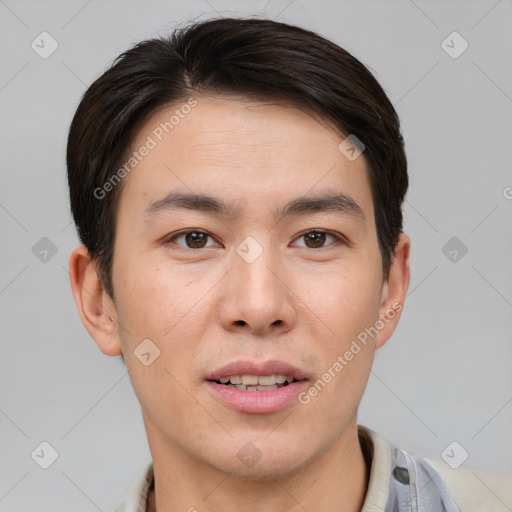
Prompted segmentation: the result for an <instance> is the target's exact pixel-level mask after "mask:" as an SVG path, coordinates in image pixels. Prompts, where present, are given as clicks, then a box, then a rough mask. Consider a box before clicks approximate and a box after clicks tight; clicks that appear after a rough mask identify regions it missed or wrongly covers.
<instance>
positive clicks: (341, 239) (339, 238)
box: [164, 229, 349, 251]
mask: <svg viewBox="0 0 512 512" xmlns="http://www.w3.org/2000/svg"><path fill="white" fill-rule="evenodd" d="M188 233H202V234H204V235H207V236H208V237H210V238H213V236H212V235H210V233H207V232H206V231H203V230H201V229H187V230H185V231H180V232H179V233H175V234H174V235H172V236H171V237H169V238H167V239H166V240H165V241H164V245H170V244H172V243H174V242H173V240H176V239H177V238H180V237H182V236H184V235H187V234H188ZM309 233H325V234H326V235H331V236H332V237H334V238H335V239H336V240H337V241H338V242H340V243H342V244H344V245H349V242H348V240H347V239H346V238H345V237H344V236H343V235H341V234H339V233H336V232H335V231H328V230H325V229H308V230H307V231H303V232H302V233H301V234H300V235H299V236H298V237H296V238H295V239H294V241H295V240H299V239H300V238H303V237H304V236H306V235H307V234H309ZM175 245H178V244H175ZM331 245H332V244H329V245H327V246H324V247H317V248H313V247H307V246H304V247H303V248H305V249H312V250H317V251H318V250H322V249H326V248H328V247H330V246H331ZM178 247H180V248H181V249H185V250H190V251H199V250H201V249H208V247H199V248H192V247H183V246H181V245H178Z"/></svg>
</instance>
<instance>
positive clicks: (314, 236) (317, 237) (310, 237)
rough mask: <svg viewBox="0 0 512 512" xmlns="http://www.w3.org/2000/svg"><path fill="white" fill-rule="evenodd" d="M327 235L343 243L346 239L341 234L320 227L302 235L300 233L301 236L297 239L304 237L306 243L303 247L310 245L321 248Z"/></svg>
mask: <svg viewBox="0 0 512 512" xmlns="http://www.w3.org/2000/svg"><path fill="white" fill-rule="evenodd" d="M327 237H332V238H334V239H335V240H337V241H338V242H341V243H343V242H344V241H345V240H344V238H343V237H342V236H341V235H338V234H335V233H331V232H329V231H323V230H320V229H314V230H310V231H307V232H306V233H303V234H302V235H300V236H299V238H297V240H301V239H304V241H305V242H306V244H305V246H303V247H308V248H309V249H321V248H322V246H323V245H324V243H325V241H326V238H327ZM329 245H332V244H329Z"/></svg>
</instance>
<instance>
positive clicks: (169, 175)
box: [69, 96, 410, 512]
mask: <svg viewBox="0 0 512 512" xmlns="http://www.w3.org/2000/svg"><path fill="white" fill-rule="evenodd" d="M196 99H197V101H198V104H197V106H196V107H195V108H193V109H192V110H191V112H190V113H189V114H187V115H186V116H184V118H183V119H180V122H179V124H177V125H176V126H175V127H174V129H173V130H172V132H170V133H169V134H166V135H165V136H164V138H163V140H162V141H161V142H159V143H158V144H157V146H156V147H155V148H154V149H151V151H149V154H148V155H147V156H146V157H144V159H143V160H142V161H141V162H140V163H139V164H138V165H137V167H136V168H135V169H134V170H133V171H132V172H131V173H130V175H128V176H126V177H125V178H124V184H123V190H122V194H121V198H120V203H119V207H118V211H117V219H118V224H117V231H116V240H115V251H114V263H113V286H114V294H115V304H114V303H113V302H112V300H110V298H109V297H108V295H107V294H106V293H105V292H104V290H103V289H102V287H101V283H100V282H99V281H98V278H97V275H96V272H95V270H94V266H93V264H91V262H90V260H89V257H88V253H87V250H86V249H85V247H83V246H80V247H78V248H76V249H75V250H74V251H73V253H72V254H71V257H70V261H69V266H70V275H71V286H72V290H73V294H74V298H75V301H76V304H77V307H78V311H79V314H80V317H81V319H82V322H83V323H84V326H85V327H86V329H87V330H88V332H89V333H90V335H91V336H92V337H93V338H94V340H95V342H96V343H97V345H98V347H99V348H100V350H101V351H102V352H103V353H105V354H107V355H111V356H118V355H120V354H123V355H124V358H125V361H126V366H127V369H128V370H129V372H130V373H129V375H130V379H131V382H132V385H133V388H134V390H135V393H136V395H137V397H138V399H139V401H140V403H141V408H142V414H143V419H144V423H145V427H146V431H147V436H148V442H149V446H150V450H151V454H152V456H153V462H154V467H155V487H156V488H155V493H154V494H152V495H151V496H150V499H149V505H148V510H155V506H156V510H158V512H174V511H178V510H181V511H183V510H189V509H191V508H192V507H194V508H195V509H197V510H200V511H201V512H202V511H209V510H212V511H213V510H224V511H235V510H236V511H237V512H242V511H256V510H258V511H259V510H266V511H271V512H272V511H285V510H286V511H295V510H303V509H304V508H305V509H306V510H310V511H312V510H323V511H335V510H336V511H346V512H352V511H353V512H355V511H358V510H360V509H361V507H362V504H363V501H364V495H365V492H366V488H367V478H368V474H367V469H366V465H365V462H364V459H363V456H362V452H361V448H360V445H359V441H358V437H357V419H356V416H357V407H358V405H359V402H360V400H361V397H362V394H363V391H364V388H365V386H366V383H367V379H368V376H369V371H370V368H371V364H372V361H373V357H374V352H375V350H376V349H377V348H379V347H381V346H382V345H383V344H384V343H385V342H386V341H387V339H388V338H389V337H390V336H391V334H392V332H393V330H394V329H395V327H396V324H397V323H398V320H399V317H400V312H396V314H395V315H394V318H393V319H391V320H389V321H388V322H386V323H385V325H384V327H383V328H382V329H381V330H380V331H379V333H378V335H377V336H375V337H374V338H369V340H368V343H367V345H366V346H365V347H364V348H363V349H362V350H361V351H360V352H359V353H358V354H357V355H355V356H354V357H353V359H352V360H351V361H349V362H348V364H347V365H346V366H344V368H343V370H342V371H340V372H338V373H336V376H335V377H334V378H332V379H331V381H330V382H329V383H328V384H327V385H326V386H325V387H324V388H323V389H322V391H321V392H319V393H318V394H317V396H315V397H313V398H312V399H311V401H310V402H309V403H307V404H305V405H304V404H301V403H299V402H298V401H297V400H294V401H293V402H292V403H290V404H289V405H287V406H286V407H285V408H284V409H282V410H279V411H277V412H274V413H268V414H248V413H241V412H236V411H234V410H232V409H230V408H228V407H226V406H224V405H223V404H222V403H220V402H219V401H218V400H217V399H216V398H215V396H214V395H213V394H212V393H210V392H209V389H208V388H207V385H206V383H205V377H206V375H207V374H208V373H209V372H211V371H213V370H216V369H218V368H220V367H222V366H223V365H225V364H227V363H230V362H232V361H236V360H240V359H243V360H251V361H258V362H262V361H268V360H282V361H285V362H287V363H290V364H292V365H294V366H296V367H298V368H300V369H302V370H304V371H305V372H306V373H307V375H308V379H309V380H310V382H311V383H314V382H316V381H317V380H318V379H320V378H321V377H322V375H323V374H324V373H325V371H326V370H327V368H329V367H332V366H333V364H334V363H335V361H336V360H337V357H338V356H339V355H343V354H344V353H345V352H346V351H347V350H348V349H349V348H350V345H351V343H352V341H353V340H355V339H356V338H357V336H358V334H360V333H361V332H362V331H364V330H365V328H368V327H369V326H373V325H374V324H375V322H376V321H377V320H379V315H381V316H382V315H385V314H386V312H387V311H389V310H390V309H393V304H396V303H399V304H403V302H404V298H405V294H406V291H407V287H408V285H409V245H410V244H409V238H408V237H407V235H405V234H402V235H401V237H400V240H399V244H398V246H397V248H396V251H395V256H394V260H393V264H392V268H391V271H390V275H389V278H388V279H387V280H386V281H384V280H383V275H382V267H381V256H380V252H379V248H378V242H377V233H376V227H375V221H374V210H373V202H372V197H371V190H370V183H369V180H368V174H367V169H366V165H367V164H366V161H365V159H364V153H363V155H362V156H360V157H359V158H357V159H356V160H354V161H350V160H348V159H347V158H346V157H345V156H344V155H343V154H342V153H341V152H340V151H339V149H338V145H339V144H340V142H341V141H342V140H343V138H344V137H345V136H344V135H342V134H340V133H336V131H335V130H333V129H332V127H330V126H328V125H327V124H326V123H322V122H321V120H319V119H318V118H316V119H315V118H313V117H312V116H310V115H308V114H307V113H306V112H304V111H302V110H299V109H297V108H293V107H290V106H284V105H277V104H273V105H271V104H263V103H256V102H250V101H248V100H242V99H240V98H234V97H220V96H215V97H213V96H196ZM183 103H185V102H183ZM176 108H179V105H172V106H170V107H169V108H166V109H162V110H161V111H160V112H158V113H157V114H156V115H154V116H153V117H152V118H150V119H149V121H147V122H146V123H145V124H144V125H143V126H142V128H141V129H140V131H139V133H138V135H137V137H136V138H135V140H134V141H133V148H132V149H136V148H139V147H140V146H142V145H143V144H144V143H145V141H146V140H147V137H148V135H151V134H152V131H153V130H154V128H155V127H156V126H158V125H159V124H160V123H161V122H164V121H166V120H168V119H169V117H170V115H171V114H172V112H173V111H174V110H175V109H176ZM171 190H180V191H184V192H201V193H207V194H209V195H212V196H215V197H218V198H221V199H224V200H226V201H229V202H234V203H235V204H237V205H238V206H239V208H240V212H239V215H237V216H236V217H233V218H227V217H226V218H225V217H222V216H220V215H212V214H207V213H204V212H198V211H193V210H185V209H180V210H175V211H172V212H165V213H162V214H160V215H159V216H156V217H154V218H152V219H151V220H150V221H148V222H145V221H144V210H145V209H146V208H147V206H148V205H149V204H150V203H151V202H153V201H156V200H158V199H161V198H162V197H163V196H164V195H165V194H167V193H168V192H169V191H171ZM325 191H338V192H342V193H344V194H346V195H348V196H350V197H351V198H352V199H353V200H354V201H355V202H356V203H357V204H358V205H359V206H360V208H361V209H362V211H363V212H364V219H362V220H361V219H358V218H357V217H355V216H350V215H347V214H340V213H334V212H328V213H326V212H314V213H311V212H309V213H307V214H304V215H295V216H290V217H285V218H280V219H275V218H274V217H273V216H272V214H271V212H272V210H273V209H274V208H275V207H277V206H280V205H283V204H285V203H286V202H288V201H290V200H291V199H295V198H298V197H302V196H304V195H313V194H320V193H322V192H325ZM315 228H316V229H322V230H329V231H332V232H335V233H339V234H341V235H343V236H344V237H346V239H347V240H348V243H343V242H341V241H338V240H337V239H336V238H335V237H333V236H330V235H328V236H326V238H325V241H324V242H323V245H322V242H317V243H312V242H309V245H308V240H307V239H306V237H304V236H303V235H304V234H305V232H306V233H308V232H310V231H314V230H315ZM185 229H191V230H194V229H197V230H200V231H204V232H207V233H208V234H209V235H211V236H210V238H208V239H207V241H206V242H203V243H202V244H201V243H197V242H196V245H195V246H194V244H193V243H192V244H190V245H191V246H192V248H190V245H189V246H187V239H186V238H185V237H184V236H181V237H178V238H174V239H173V240H174V243H172V242H170V243H168V244H166V243H165V242H166V241H167V240H168V239H169V238H171V235H172V234H174V233H178V232H180V231H182V230H185ZM248 236H252V237H253V238H254V239H255V240H257V242H258V243H259V244H260V246H261V248H262V249H263V252H262V254H261V255H260V256H259V257H258V258H257V259H256V260H255V261H254V262H252V263H247V262H246V261H244V259H242V258H241V257H240V256H239V254H238V253H237V252H236V248H237V246H238V245H239V244H240V243H241V242H242V241H243V240H244V239H245V238H246V237H248ZM189 243H190V241H189ZM201 245H205V247H200V246H201ZM194 247H200V248H194ZM144 339H150V340H151V341H152V342H153V343H154V344H155V345H156V346H157V347H158V349H159V350H160V356H159V357H158V358H157V359H155V360H154V362H153V363H152V364H150V365H149V366H145V365H144V364H142V363H141V361H140V360H139V359H138V358H137V357H136V356H135V355H134V350H135V349H136V348H137V346H138V345H139V344H140V343H141V342H142V340H144ZM248 442H251V443H252V444H254V445H255V446H256V447H257V449H258V450H259V451H260V452H261V459H260V460H259V461H258V462H257V464H255V465H254V466H252V467H246V466H245V465H244V464H242V463H241V462H240V460H239V458H238V457H237V453H238V451H239V450H240V449H241V448H242V447H243V446H244V445H245V444H246V443H248Z"/></svg>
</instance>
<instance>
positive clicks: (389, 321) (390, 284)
mask: <svg viewBox="0 0 512 512" xmlns="http://www.w3.org/2000/svg"><path fill="white" fill-rule="evenodd" d="M410 247H411V242H410V239H409V237H408V236H407V235H406V234H405V233H401V234H400V237H399V239H398V243H397V246H396V249H395V252H394V255H393V261H392V263H391V268H390V271H389V275H388V278H387V280H386V282H385V283H384V284H383V288H382V297H381V305H380V310H379V317H380V320H381V324H380V325H382V326H383V327H382V329H380V330H379V334H378V335H377V337H376V341H375V348H376V349H377V348H380V347H382V346H383V345H384V343H386V341H387V340H388V339H389V338H390V337H391V335H392V334H393V331H394V330H395V328H396V326H397V324H398V320H399V319H400V315H401V312H402V309H403V306H404V301H405V296H406V294H407V289H408V288H409V281H410V277H411V275H410V261H409V253H410Z"/></svg>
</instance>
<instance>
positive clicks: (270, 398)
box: [206, 361, 309, 414]
mask: <svg viewBox="0 0 512 512" xmlns="http://www.w3.org/2000/svg"><path fill="white" fill-rule="evenodd" d="M308 382H309V379H308V376H307V375H306V373H305V372H304V371H302V370H299V369H298V368H296V367H295V366H292V365H289V364H287V363H284V362H282V361H267V362H264V363H254V362H250V361H236V362H234V363H230V364H228V365H226V366H224V367H222V368H220V369H219V370H216V371H214V372H213V373H211V374H210V375H208V376H207V378H206V384H207V388H208V389H209V391H210V392H211V393H212V396H213V397H214V398H215V399H216V400H217V401H219V402H220V403H221V404H222V405H223V406H225V407H227V408H229V409H231V410H235V411H237V412H242V413H249V414H263V413H272V412H276V411H279V410H281V409H282V408H284V407H286V406H288V405H290V404H291V403H293V402H294V401H296V399H297V396H298V394H299V393H300V392H301V391H303V390H304V389H306V388H307V386H308Z"/></svg>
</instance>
